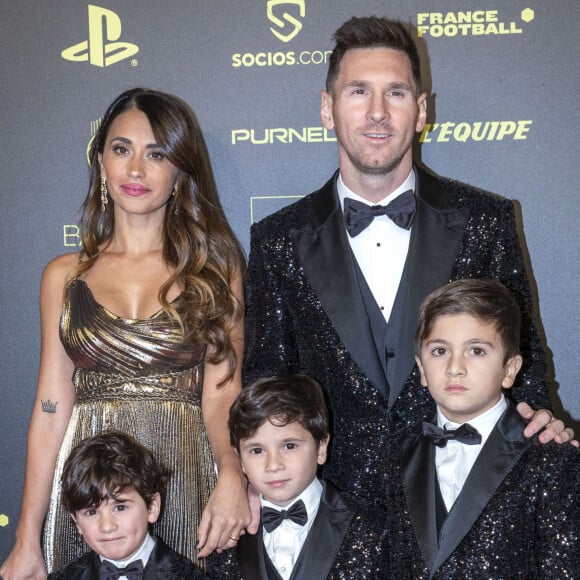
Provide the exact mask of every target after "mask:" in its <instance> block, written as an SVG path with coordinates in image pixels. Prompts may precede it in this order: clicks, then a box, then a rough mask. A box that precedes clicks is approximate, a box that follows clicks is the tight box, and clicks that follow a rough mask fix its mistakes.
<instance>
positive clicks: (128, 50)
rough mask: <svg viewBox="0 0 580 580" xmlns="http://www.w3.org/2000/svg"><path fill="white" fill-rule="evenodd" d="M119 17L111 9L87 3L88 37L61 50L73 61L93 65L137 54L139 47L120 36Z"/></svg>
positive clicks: (113, 62) (105, 64)
mask: <svg viewBox="0 0 580 580" xmlns="http://www.w3.org/2000/svg"><path fill="white" fill-rule="evenodd" d="M121 29H122V27H121V19H120V18H119V16H117V14H115V13H114V12H113V11H112V10H108V9H107V8H103V7H101V6H94V5H93V4H89V39H88V40H83V41H82V42H79V43H78V44H75V45H74V46H70V47H69V48H66V49H65V50H63V51H62V53H61V56H62V58H64V59H66V60H72V61H74V62H83V61H87V60H88V61H89V62H90V63H91V64H92V65H94V66H101V67H104V66H110V65H112V64H115V63H116V62H119V61H120V60H124V59H126V58H129V57H131V56H133V55H134V54H137V53H138V52H139V47H138V46H137V45H136V44H132V43H131V42H118V40H119V38H121Z"/></svg>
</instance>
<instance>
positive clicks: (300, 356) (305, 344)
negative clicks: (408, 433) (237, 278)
mask: <svg viewBox="0 0 580 580" xmlns="http://www.w3.org/2000/svg"><path fill="white" fill-rule="evenodd" d="M418 177H419V183H420V189H419V192H418V195H419V196H420V197H421V198H422V199H423V200H424V201H425V202H426V203H427V204H430V203H431V197H433V196H434V195H435V194H434V193H433V191H435V190H436V191H437V194H436V195H437V196H439V197H438V203H439V205H440V206H441V209H438V210H437V211H438V212H439V214H440V215H444V214H445V213H446V212H450V211H453V210H460V211H462V212H464V213H465V214H466V215H467V218H466V223H465V227H464V231H463V234H462V236H461V238H460V242H459V244H458V246H457V248H456V250H455V254H454V255H455V259H454V261H453V264H452V265H451V267H450V270H449V272H450V274H449V279H448V280H447V281H452V280H457V279H460V278H497V279H499V280H500V281H502V282H503V283H505V284H506V285H507V286H508V287H509V288H510V289H511V290H512V291H513V292H514V294H515V296H516V298H517V299H518V300H519V302H520V303H521V304H522V308H523V310H524V329H523V339H522V354H523V355H524V358H525V359H526V361H527V362H526V365H525V368H524V369H523V370H522V372H521V373H520V378H519V380H518V382H517V383H516V385H515V387H514V388H513V389H512V390H511V391H512V395H513V397H514V398H515V399H516V400H518V401H526V402H528V403H530V404H531V405H532V406H534V407H541V408H549V406H550V400H549V396H548V389H547V384H546V364H545V355H544V352H543V350H542V347H541V344H540V341H539V337H538V333H537V330H536V328H535V326H534V324H533V321H532V318H531V316H530V315H529V314H528V313H529V312H531V311H532V310H531V303H532V298H531V291H530V286H529V283H528V280H527V277H526V272H525V267H524V261H523V256H522V252H521V249H520V245H519V240H518V234H517V231H516V227H515V217H514V206H513V203H512V202H511V201H509V200H507V199H504V198H501V197H499V196H496V195H494V194H491V193H488V192H484V191H480V190H478V189H475V188H472V187H469V186H466V185H463V184H460V183H458V182H455V181H452V180H448V179H444V178H439V177H433V176H429V177H427V176H425V174H424V172H421V171H420V170H418ZM335 179H336V176H335V177H334V178H333V179H331V180H330V181H329V182H328V183H327V184H326V185H325V186H324V187H323V188H322V189H321V190H319V191H317V192H314V193H312V194H310V195H308V196H306V197H305V198H303V199H301V200H299V201H298V202H296V203H294V204H292V205H290V206H288V207H286V208H284V209H282V210H280V211H279V212H277V213H275V214H273V215H271V216H269V217H267V218H266V219H264V220H262V221H261V222H259V223H258V224H255V225H254V226H253V227H252V246H251V252H250V259H249V268H248V290H247V312H246V355H245V361H244V366H245V373H244V375H245V381H246V382H247V381H249V380H253V379H256V378H258V377H261V376H269V375H273V374H284V373H290V372H301V373H305V374H308V375H310V376H312V377H313V378H314V379H316V380H317V381H318V382H320V383H321V385H322V386H323V388H324V389H325V391H326V395H327V399H328V403H329V406H330V410H331V415H332V439H331V449H330V457H329V460H328V462H327V464H326V465H325V466H324V471H323V474H324V476H325V477H327V478H328V479H330V480H331V481H333V483H335V484H336V485H337V487H339V489H342V490H344V491H347V492H351V493H353V494H356V495H361V496H363V497H367V498H371V499H376V498H380V497H382V495H383V491H384V479H385V476H386V473H387V471H386V465H385V462H384V459H383V455H384V453H383V451H384V445H385V441H386V439H387V437H388V435H389V434H391V433H394V432H396V431H397V430H399V429H402V428H404V427H406V426H410V425H413V424H415V423H417V422H420V421H423V420H427V419H428V418H429V417H431V416H432V415H433V413H434V406H433V403H432V401H431V399H430V397H429V394H428V391H427V389H425V388H423V387H422V386H421V385H420V381H419V372H418V369H417V367H416V366H414V367H413V368H412V370H411V372H410V374H409V376H408V378H407V379H406V380H405V381H404V383H403V384H402V385H390V389H391V391H393V389H394V390H395V391H394V392H396V393H397V396H396V399H395V401H394V402H393V404H392V405H390V406H389V403H388V400H387V398H386V397H385V396H384V394H382V393H381V392H379V391H378V390H377V388H375V386H374V385H373V383H372V382H371V381H370V380H369V378H368V376H367V375H366V374H365V372H364V371H363V370H362V369H361V366H360V365H359V364H358V363H357V361H356V360H355V359H354V357H353V356H352V354H351V353H350V352H349V351H348V350H347V348H346V347H345V345H344V343H343V341H342V340H341V338H340V336H339V334H338V332H337V330H336V328H335V327H334V326H333V324H332V323H331V321H330V318H329V314H328V313H327V312H326V311H325V310H324V308H323V307H322V304H321V302H320V300H319V298H318V296H317V295H316V293H315V292H314V291H313V289H312V286H311V284H310V282H309V279H308V277H307V276H306V274H305V271H304V262H303V261H301V259H300V258H299V254H298V250H297V242H296V240H297V239H298V238H299V237H300V236H303V235H309V236H311V239H313V240H315V241H316V239H317V238H316V235H320V236H322V234H318V232H317V231H313V229H312V223H313V222H314V221H315V220H318V222H319V223H323V222H324V219H326V218H327V214H328V213H329V212H326V214H324V215H322V216H321V215H320V214H321V213H323V212H324V210H321V209H320V208H321V207H322V205H323V200H324V203H327V204H328V203H332V201H330V200H332V199H333V198H332V196H333V192H334V180H335ZM432 190H433V191H432ZM334 195H335V192H334ZM439 198H440V199H439ZM327 200H328V201H327ZM335 203H336V202H335ZM324 227H325V226H324V224H323V225H322V226H321V227H320V231H322V229H323V228H324ZM413 227H415V226H413ZM325 232H326V230H325ZM319 242H320V243H322V240H319ZM315 243H316V242H315ZM326 243H327V242H326ZM305 259H308V256H302V260H305ZM431 266H432V264H430V263H425V264H424V269H425V274H426V275H429V269H430V267H431ZM333 282H334V283H335V285H334V286H333V287H332V288H331V291H332V292H336V293H340V292H341V291H343V288H342V287H341V284H340V282H341V280H340V277H338V278H337V279H335V280H334V281H333ZM357 299H360V298H357V297H350V296H349V297H347V298H346V300H345V302H346V304H345V305H344V308H351V307H352V304H353V301H354V300H357ZM348 300H350V302H347V301H348ZM406 324H408V325H411V326H412V328H413V329H414V327H415V324H416V312H415V313H414V314H413V315H412V316H410V317H409V319H408V321H406Z"/></svg>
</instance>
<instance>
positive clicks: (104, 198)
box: [101, 177, 109, 212]
mask: <svg viewBox="0 0 580 580" xmlns="http://www.w3.org/2000/svg"><path fill="white" fill-rule="evenodd" d="M108 193H109V192H108V190H107V180H106V179H105V178H104V177H101V211H103V212H104V211H105V210H106V209H107V204H108V203H109V198H108V197H107V194H108Z"/></svg>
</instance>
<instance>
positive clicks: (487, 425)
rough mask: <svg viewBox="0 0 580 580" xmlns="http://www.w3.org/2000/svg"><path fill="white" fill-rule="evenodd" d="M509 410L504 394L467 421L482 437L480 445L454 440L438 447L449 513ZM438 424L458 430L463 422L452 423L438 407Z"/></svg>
mask: <svg viewBox="0 0 580 580" xmlns="http://www.w3.org/2000/svg"><path fill="white" fill-rule="evenodd" d="M506 407H507V402H506V400H505V397H504V396H503V394H502V395H501V397H500V400H499V401H498V402H497V403H496V404H495V405H494V406H493V407H492V408H491V409H488V410H487V411H485V413H482V414H481V415H479V416H477V417H475V418H474V419H471V420H470V421H468V423H469V424H470V425H471V426H472V427H475V428H476V429H477V430H478V431H479V433H480V435H481V443H480V444H479V445H466V444H465V443H460V442H459V441H455V440H453V439H451V440H449V441H448V442H447V445H446V446H445V447H437V448H436V449H435V468H436V469H437V479H438V481H439V488H440V490H441V495H442V496H443V501H444V502H445V507H446V508H447V511H450V510H451V507H452V506H453V504H454V503H455V500H456V499H457V496H458V495H459V494H460V493H461V490H462V489H463V485H464V484H465V481H466V480H467V476H468V475H469V472H470V471H471V468H472V467H473V464H474V463H475V461H476V459H477V457H478V455H479V452H480V451H481V450H482V448H483V446H484V445H485V442H486V441H487V438H488V437H489V435H490V433H491V432H492V431H493V428H494V427H495V425H496V423H497V422H498V420H499V418H500V417H501V416H502V414H503V412H504V411H505V409H506ZM437 425H438V426H439V427H445V428H447V429H457V428H458V427H460V426H461V423H454V422H453V421H449V419H447V417H445V415H444V414H443V413H442V412H441V410H440V409H439V407H437Z"/></svg>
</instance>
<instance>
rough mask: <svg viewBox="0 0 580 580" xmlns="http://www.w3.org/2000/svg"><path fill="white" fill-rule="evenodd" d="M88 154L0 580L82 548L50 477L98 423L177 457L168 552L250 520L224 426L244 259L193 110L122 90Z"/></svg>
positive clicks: (236, 353)
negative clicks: (78, 247) (77, 229)
mask: <svg viewBox="0 0 580 580" xmlns="http://www.w3.org/2000/svg"><path fill="white" fill-rule="evenodd" d="M90 165H91V169H90V185H89V192H88V195H87V198H86V199H85V202H84V205H83V215H82V220H81V237H82V247H83V250H82V251H81V252H80V254H67V255H64V256H60V257H58V258H56V259H55V260H53V261H52V262H50V263H49V264H48V266H47V267H46V269H45V271H44V273H43V276H42V283H41V304H40V309H41V330H42V349H41V360H40V371H39V379H38V387H37V394H36V400H35V404H34V410H33V413H32V419H31V424H30V430H29V435H28V453H27V460H26V476H25V485H24V492H23V501H22V511H21V516H20V521H19V525H18V529H17V532H16V544H15V547H14V549H13V551H12V553H11V555H10V556H9V558H8V560H7V561H6V562H5V563H4V564H3V566H2V568H1V569H0V573H1V574H2V577H3V579H4V580H13V579H16V578H24V577H26V578H38V579H44V578H46V568H48V570H49V571H50V570H53V569H57V568H60V567H62V566H63V565H64V564H66V563H67V562H68V561H70V560H72V559H73V558H75V557H77V556H78V555H79V554H80V553H82V552H83V551H85V549H86V547H85V546H84V545H83V542H82V539H80V538H79V536H78V533H77V532H76V531H75V529H74V527H73V523H72V521H71V520H70V518H69V517H68V516H67V514H66V513H65V512H64V511H63V509H62V507H61V506H60V475H61V470H62V465H63V462H64V460H65V459H66V457H67V455H68V453H69V451H70V449H71V448H72V447H73V446H74V445H76V443H78V442H79V441H80V440H81V439H83V438H85V437H87V436H90V435H93V434H95V433H98V432H100V431H103V430H106V429H108V428H114V429H120V430H123V431H125V432H127V433H129V434H131V435H132V436H134V437H136V438H137V439H138V440H139V441H141V442H142V443H143V444H145V445H147V446H148V447H149V448H151V449H152V450H153V451H154V452H155V454H156V456H157V458H158V459H159V460H160V461H162V462H163V463H164V464H165V465H166V466H167V467H169V468H170V469H171V471H172V478H171V483H170V488H169V490H168V495H167V498H166V501H165V511H164V514H163V517H162V518H161V519H160V521H159V523H158V524H157V527H156V529H155V530H154V531H155V532H156V533H157V534H158V535H159V536H161V537H162V538H163V539H164V540H165V541H166V543H167V544H169V545H170V546H171V547H172V548H173V549H175V550H176V551H178V552H180V553H182V554H184V555H186V556H188V557H190V558H192V559H194V558H195V557H196V556H197V555H200V556H205V555H207V554H209V553H210V552H211V551H213V550H214V549H215V548H231V547H233V546H234V545H235V540H236V538H238V537H239V535H240V533H243V530H244V528H245V526H247V525H248V524H249V522H250V512H249V508H248V502H247V494H246V482H245V477H244V475H243V473H242V471H241V468H240V465H239V461H238V459H237V457H236V456H235V454H234V453H233V451H232V449H231V447H230V444H229V437H228V432H227V415H228V411H229V408H230V405H231V403H232V402H233V400H234V399H235V397H236V395H237V394H238V392H239V391H240V388H241V371H240V363H241V357H242V352H243V296H242V293H243V291H242V278H243V275H244V260H243V255H242V252H241V250H240V247H239V244H238V242H237V240H236V239H235V236H234V235H233V233H232V231H231V229H230V227H229V225H228V223H227V221H226V219H225V216H224V213H223V210H222V208H221V205H220V202H219V199H218V195H217V191H216V187H215V183H214V179H213V174H212V170H211V166H210V162H209V158H208V154H207V150H206V147H205V143H204V140H203V137H202V134H201V130H200V128H199V125H198V123H197V121H196V119H195V116H194V115H193V113H192V112H191V111H190V109H189V108H188V107H187V105H185V104H184V103H183V102H182V101H181V100H180V99H178V98H176V97H174V96H172V95H169V94H165V93H160V92H156V91H149V90H144V89H133V90H130V91H127V92H125V93H123V94H121V95H120V96H119V97H118V98H117V99H116V100H115V101H114V102H113V103H112V104H111V105H110V107H109V109H108V110H107V112H106V113H105V115H104V117H103V120H102V123H101V126H100V129H99V131H98V132H97V134H96V136H95V139H94V141H93V143H92V146H91V150H90ZM47 512H48V515H46V514H47ZM45 516H46V521H45V522H44V531H43V532H42V527H43V521H44V520H45ZM41 535H42V544H43V550H42V551H43V552H44V557H45V559H46V568H45V563H44V561H43V557H42V552H41V542H40V539H41ZM197 545H198V546H199V548H200V551H199V554H198V553H197V550H196V546H197Z"/></svg>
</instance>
